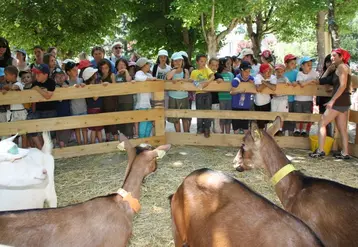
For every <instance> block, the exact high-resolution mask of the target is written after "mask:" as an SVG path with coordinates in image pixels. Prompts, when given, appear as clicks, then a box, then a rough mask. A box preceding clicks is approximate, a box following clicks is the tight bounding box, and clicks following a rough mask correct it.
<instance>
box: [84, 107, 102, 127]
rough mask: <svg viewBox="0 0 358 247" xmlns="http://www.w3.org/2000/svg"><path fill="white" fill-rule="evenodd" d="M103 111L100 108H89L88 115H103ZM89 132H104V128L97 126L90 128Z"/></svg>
mask: <svg viewBox="0 0 358 247" xmlns="http://www.w3.org/2000/svg"><path fill="white" fill-rule="evenodd" d="M101 112H102V111H101V109H100V108H88V109H87V113H88V114H97V113H101ZM88 129H89V130H92V131H101V130H103V126H95V127H89V128H88Z"/></svg>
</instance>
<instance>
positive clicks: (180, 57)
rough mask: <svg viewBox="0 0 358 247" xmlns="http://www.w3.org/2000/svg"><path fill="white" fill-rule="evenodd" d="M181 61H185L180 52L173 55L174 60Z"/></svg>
mask: <svg viewBox="0 0 358 247" xmlns="http://www.w3.org/2000/svg"><path fill="white" fill-rule="evenodd" d="M179 59H181V60H183V56H182V55H181V54H180V53H179V52H175V53H173V55H172V60H179Z"/></svg>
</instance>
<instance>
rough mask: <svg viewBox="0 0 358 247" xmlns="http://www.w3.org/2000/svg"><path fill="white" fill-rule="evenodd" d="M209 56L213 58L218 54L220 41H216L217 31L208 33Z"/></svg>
mask: <svg viewBox="0 0 358 247" xmlns="http://www.w3.org/2000/svg"><path fill="white" fill-rule="evenodd" d="M207 46H208V57H209V58H213V57H216V56H217V49H218V43H217V41H216V34H215V33H208V34H207Z"/></svg>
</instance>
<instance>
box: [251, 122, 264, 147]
mask: <svg viewBox="0 0 358 247" xmlns="http://www.w3.org/2000/svg"><path fill="white" fill-rule="evenodd" d="M250 132H251V136H252V138H253V139H254V141H255V142H258V141H260V140H261V137H262V133H261V130H260V129H259V127H258V126H257V123H256V122H251V128H250Z"/></svg>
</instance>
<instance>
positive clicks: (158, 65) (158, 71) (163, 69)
mask: <svg viewBox="0 0 358 247" xmlns="http://www.w3.org/2000/svg"><path fill="white" fill-rule="evenodd" d="M170 70H171V67H170V65H169V57H168V52H167V51H166V50H160V51H159V52H158V58H157V61H156V62H155V64H154V66H153V69H152V76H153V77H156V78H158V79H161V80H164V79H165V78H166V75H167V73H168V72H169V71H170Z"/></svg>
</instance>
